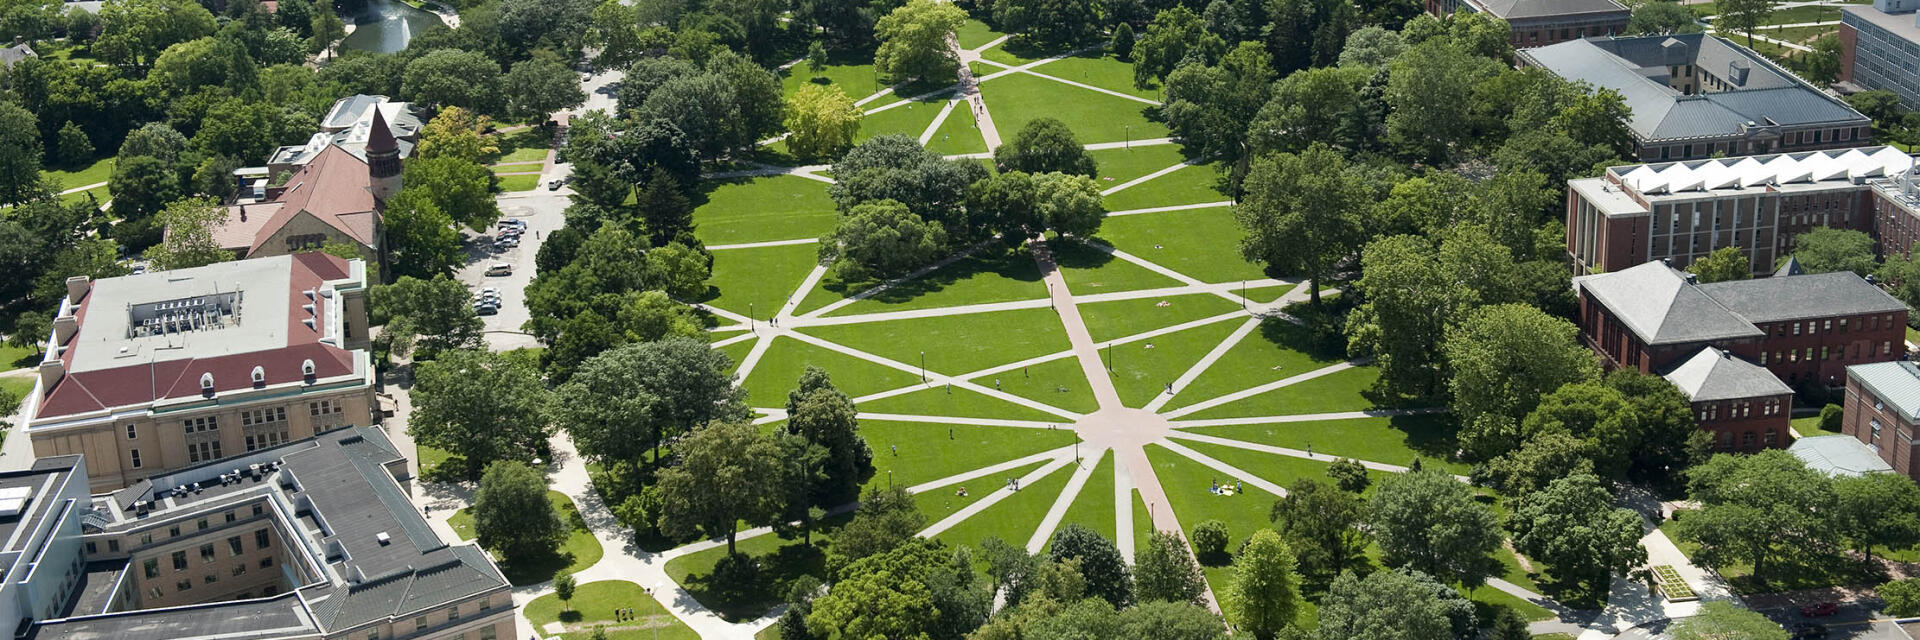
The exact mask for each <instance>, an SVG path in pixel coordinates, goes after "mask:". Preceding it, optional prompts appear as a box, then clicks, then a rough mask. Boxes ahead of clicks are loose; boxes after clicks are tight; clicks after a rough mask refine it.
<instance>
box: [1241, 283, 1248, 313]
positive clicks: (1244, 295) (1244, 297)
mask: <svg viewBox="0 0 1920 640" xmlns="http://www.w3.org/2000/svg"><path fill="white" fill-rule="evenodd" d="M1240 310H1241V311H1246V310H1247V281H1245V280H1241V281H1240Z"/></svg>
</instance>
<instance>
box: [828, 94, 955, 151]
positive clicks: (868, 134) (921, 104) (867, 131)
mask: <svg viewBox="0 0 1920 640" xmlns="http://www.w3.org/2000/svg"><path fill="white" fill-rule="evenodd" d="M947 98H948V96H946V95H938V96H933V97H931V98H927V99H925V100H915V101H913V102H909V103H907V104H903V105H900V106H896V107H888V108H887V110H885V111H881V112H879V113H870V114H867V115H866V116H864V117H862V118H860V134H859V135H858V136H857V137H856V141H857V142H865V141H867V140H870V139H872V138H873V137H874V136H880V135H885V134H889V133H899V134H904V135H906V136H907V137H909V138H913V139H914V140H919V139H920V134H922V133H926V131H927V127H928V126H931V125H932V124H933V118H934V117H935V116H938V115H940V110H941V109H942V108H945V107H946V105H947ZM882 102H884V100H882ZM870 106H875V107H877V106H880V105H878V104H874V105H870ZM957 112H958V108H956V113H957ZM982 144H983V145H984V144H985V143H982Z"/></svg>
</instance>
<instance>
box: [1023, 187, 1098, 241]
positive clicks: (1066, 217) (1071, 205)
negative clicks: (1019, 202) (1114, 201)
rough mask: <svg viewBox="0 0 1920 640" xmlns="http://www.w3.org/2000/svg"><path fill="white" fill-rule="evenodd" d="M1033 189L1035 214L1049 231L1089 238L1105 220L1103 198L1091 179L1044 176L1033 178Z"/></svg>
mask: <svg viewBox="0 0 1920 640" xmlns="http://www.w3.org/2000/svg"><path fill="white" fill-rule="evenodd" d="M1033 188H1034V191H1035V194H1034V195H1035V204H1036V205H1037V206H1036V209H1037V210H1038V211H1037V213H1039V214H1040V221H1041V222H1042V223H1043V224H1045V225H1046V229H1047V230H1049V231H1053V232H1055V233H1059V234H1062V235H1069V236H1078V237H1081V238H1091V237H1093V235H1094V234H1095V233H1097V232H1099V231H1100V223H1101V222H1102V221H1104V220H1106V218H1107V206H1106V204H1105V200H1104V198H1105V196H1102V195H1101V194H1100V186H1099V184H1098V183H1095V182H1094V181H1093V178H1089V177H1087V176H1082V175H1073V174H1066V173H1058V172H1055V173H1043V174H1040V175H1037V176H1034V177H1033Z"/></svg>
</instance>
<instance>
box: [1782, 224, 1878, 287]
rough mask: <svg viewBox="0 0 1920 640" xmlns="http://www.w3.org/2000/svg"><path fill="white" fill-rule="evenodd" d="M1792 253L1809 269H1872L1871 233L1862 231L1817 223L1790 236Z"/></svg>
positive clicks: (1866, 271)
mask: <svg viewBox="0 0 1920 640" xmlns="http://www.w3.org/2000/svg"><path fill="white" fill-rule="evenodd" d="M1793 257H1794V259H1796V260H1799V261H1800V268H1802V269H1805V270H1807V272H1809V273H1826V272H1829V271H1852V272H1854V273H1856V274H1859V275H1860V276H1862V277H1865V276H1866V275H1867V274H1870V273H1873V271H1874V269H1875V267H1876V264H1875V262H1874V259H1873V236H1869V235H1867V234H1866V232H1863V231H1854V230H1852V229H1835V228H1832V227H1820V228H1818V229H1814V230H1812V231H1808V232H1806V233H1802V234H1799V235H1796V236H1794V237H1793Z"/></svg>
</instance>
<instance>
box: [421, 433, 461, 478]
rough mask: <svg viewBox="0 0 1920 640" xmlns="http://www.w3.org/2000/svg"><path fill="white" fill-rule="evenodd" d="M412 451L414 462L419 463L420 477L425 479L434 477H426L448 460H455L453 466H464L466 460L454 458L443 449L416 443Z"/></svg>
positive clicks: (451, 453)
mask: <svg viewBox="0 0 1920 640" xmlns="http://www.w3.org/2000/svg"><path fill="white" fill-rule="evenodd" d="M413 449H414V453H413V458H414V460H416V461H418V462H419V463H420V475H421V476H422V477H427V478H431V477H434V476H430V475H428V474H429V472H431V471H433V469H434V468H435V467H438V466H440V463H443V462H446V461H448V460H456V461H455V462H454V464H455V465H465V464H466V458H462V457H459V456H455V455H453V452H451V451H447V450H445V449H440V448H436V447H432V446H428V445H424V444H420V443H418V442H415V443H414V445H413Z"/></svg>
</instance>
